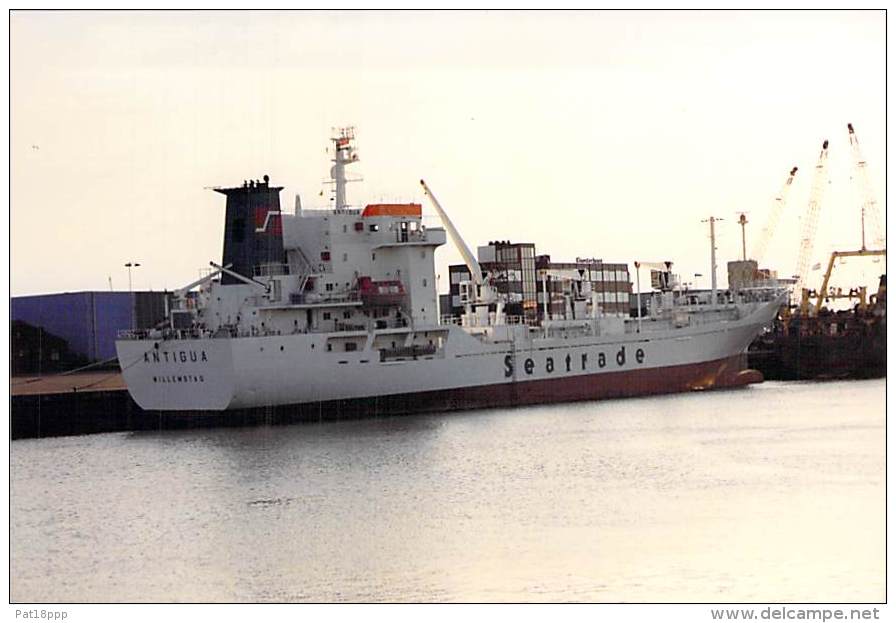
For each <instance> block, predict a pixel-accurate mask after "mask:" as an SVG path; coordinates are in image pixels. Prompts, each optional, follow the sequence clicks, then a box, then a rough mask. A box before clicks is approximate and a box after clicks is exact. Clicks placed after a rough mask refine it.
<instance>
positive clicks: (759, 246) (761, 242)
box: [744, 167, 797, 263]
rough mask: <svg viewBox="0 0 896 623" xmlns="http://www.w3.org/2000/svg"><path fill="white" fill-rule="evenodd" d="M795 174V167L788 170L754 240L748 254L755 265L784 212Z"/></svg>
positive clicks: (763, 254) (760, 258)
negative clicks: (765, 219)
mask: <svg viewBox="0 0 896 623" xmlns="http://www.w3.org/2000/svg"><path fill="white" fill-rule="evenodd" d="M796 172H797V167H793V168H792V169H790V173H789V174H788V175H787V179H786V180H784V185H783V186H781V190H780V191H779V192H778V194H777V196H776V197H775V203H774V205H772V211H771V212H770V213H769V215H768V220H767V221H766V223H765V227H763V228H762V231H761V232H760V234H759V238H757V239H756V244H755V245H754V246H753V252H752V253H751V254H750V257H751V258H752V259H754V260H756V262H757V263H759V262H761V261H762V258H763V257H764V256H765V251H766V249H767V248H768V243H769V240H771V237H772V234H773V233H774V231H775V228H776V227H777V226H778V221H779V220H780V219H781V214H782V213H783V212H784V206H785V205H786V204H787V195H788V194H789V193H790V188H791V186H793V178H794V177H795V176H796ZM744 259H746V258H744Z"/></svg>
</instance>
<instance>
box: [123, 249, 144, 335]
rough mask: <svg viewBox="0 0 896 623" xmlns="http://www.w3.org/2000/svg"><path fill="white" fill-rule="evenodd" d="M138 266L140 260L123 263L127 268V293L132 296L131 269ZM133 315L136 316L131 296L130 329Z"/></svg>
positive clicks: (132, 327)
mask: <svg viewBox="0 0 896 623" xmlns="http://www.w3.org/2000/svg"><path fill="white" fill-rule="evenodd" d="M139 267H140V262H128V263H127V264H125V268H127V269H128V293H129V294H131V295H132V297H133V292H134V289H133V287H132V285H131V269H132V268H139ZM134 316H136V314H135V312H134V302H133V298H132V300H131V330H133V329H134V323H135V320H136V319H135V317H134Z"/></svg>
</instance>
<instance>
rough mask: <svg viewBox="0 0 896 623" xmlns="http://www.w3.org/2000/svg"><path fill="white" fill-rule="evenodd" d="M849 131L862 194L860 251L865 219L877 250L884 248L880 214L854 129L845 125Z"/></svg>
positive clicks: (863, 243) (849, 124) (849, 125)
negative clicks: (869, 225)
mask: <svg viewBox="0 0 896 623" xmlns="http://www.w3.org/2000/svg"><path fill="white" fill-rule="evenodd" d="M846 127H847V128H848V129H849V146H850V148H851V150H852V158H853V165H854V166H855V169H856V177H857V178H858V182H859V184H860V190H861V192H862V249H864V248H865V218H866V217H867V218H868V220H869V221H870V224H871V235H872V245H873V246H875V247H878V248H882V247H884V246H885V243H886V241H885V239H884V236H883V233H882V228H881V226H880V213H879V212H878V209H877V202H876V201H875V200H874V195H873V194H872V192H871V180H870V179H869V177H868V163H867V161H866V160H865V158H863V157H862V150H861V148H860V147H859V139H858V137H856V131H855V128H853V127H852V124H851V123H847V124H846Z"/></svg>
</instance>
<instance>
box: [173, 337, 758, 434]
mask: <svg viewBox="0 0 896 623" xmlns="http://www.w3.org/2000/svg"><path fill="white" fill-rule="evenodd" d="M745 368H746V355H743V354H742V355H736V356H733V357H728V358H725V359H718V360H715V361H707V362H702V363H698V364H687V365H680V366H669V367H664V368H653V369H646V370H632V371H625V372H608V373H603V374H589V375H582V376H574V377H566V378H563V377H559V378H551V379H544V380H533V381H517V382H515V383H513V382H511V383H501V384H497V385H480V386H474V387H465V388H460V389H449V390H436V391H426V392H416V393H410V394H393V395H384V396H376V397H371V398H354V399H349V400H331V401H326V402H320V403H317V402H315V403H304V404H295V405H282V406H271V407H258V408H253V409H237V410H232V411H226V412H207V411H206V412H203V411H194V412H189V413H188V412H164V417H165V418H166V419H169V418H171V419H181V418H191V419H195V418H200V419H208V418H212V419H215V420H218V419H219V418H226V419H228V420H230V422H226V424H239V423H241V422H242V423H247V424H248V423H251V422H253V421H259V420H261V421H264V422H266V423H286V422H290V421H299V420H333V419H342V418H357V417H381V416H390V415H401V414H408V413H427V412H434V411H454V410H461V409H483V408H495V407H516V406H523V405H534V404H548V403H558V402H575V401H581V400H600V399H605V398H625V397H632V396H647V395H653V394H670V393H677V392H686V391H697V390H707V389H716V388H726V387H739V386H743V385H747V384H750V383H758V382H761V381H762V375H761V374H760V373H758V372H756V371H755V370H747V369H745ZM220 423H222V424H224V423H225V422H223V421H221V422H220Z"/></svg>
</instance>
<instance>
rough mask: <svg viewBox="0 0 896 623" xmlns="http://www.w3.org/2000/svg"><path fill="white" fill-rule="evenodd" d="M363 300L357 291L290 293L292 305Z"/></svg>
mask: <svg viewBox="0 0 896 623" xmlns="http://www.w3.org/2000/svg"><path fill="white" fill-rule="evenodd" d="M360 300H361V295H360V294H359V293H358V292H357V291H356V290H353V291H349V292H328V293H326V294H325V295H324V294H320V293H317V292H293V293H292V294H290V295H289V304H290V305H327V304H332V303H354V302H357V301H360Z"/></svg>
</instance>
